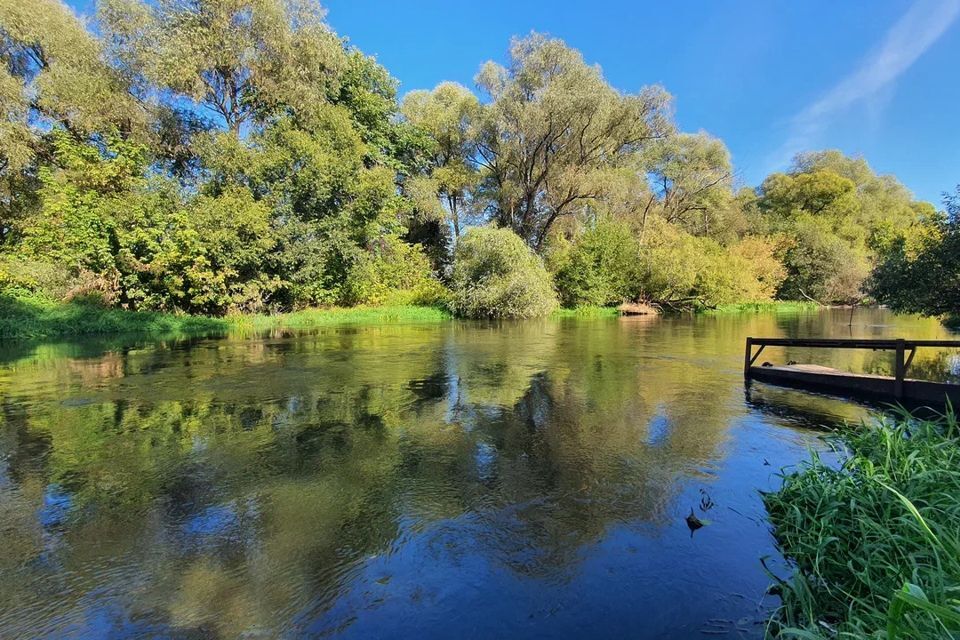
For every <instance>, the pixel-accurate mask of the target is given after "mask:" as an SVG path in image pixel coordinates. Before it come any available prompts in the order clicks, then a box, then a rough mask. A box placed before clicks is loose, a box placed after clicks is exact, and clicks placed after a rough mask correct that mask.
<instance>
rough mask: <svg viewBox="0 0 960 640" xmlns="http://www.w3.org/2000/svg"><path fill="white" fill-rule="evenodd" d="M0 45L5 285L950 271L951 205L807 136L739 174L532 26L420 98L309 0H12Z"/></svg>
mask: <svg viewBox="0 0 960 640" xmlns="http://www.w3.org/2000/svg"><path fill="white" fill-rule="evenodd" d="M0 59H2V61H3V65H0V104H2V107H3V118H2V120H0V215H2V219H0V295H21V294H24V293H27V294H30V295H40V296H46V297H49V298H52V299H55V300H69V299H77V298H83V299H85V300H93V299H97V300H99V301H100V303H102V304H108V305H119V306H122V307H125V308H129V309H155V310H165V311H178V312H188V313H205V314H214V315H217V314H223V313H228V312H231V311H257V310H261V311H271V310H286V309H294V308H299V307H304V306H310V305H322V304H360V303H364V304H378V303H382V302H384V301H389V300H392V301H396V300H403V301H415V302H419V303H423V304H428V303H429V304H440V303H447V302H449V304H452V305H454V306H456V305H460V306H462V307H463V308H464V309H467V307H468V306H470V305H472V304H473V303H475V302H476V301H477V299H478V298H477V296H479V295H480V292H481V291H484V290H485V291H487V293H490V292H491V291H494V289H496V287H493V288H491V286H492V285H491V282H492V281H488V280H489V279H490V278H494V275H495V274H493V273H492V272H490V273H488V272H487V271H484V270H482V269H480V270H478V269H475V268H473V267H472V266H470V264H480V263H484V260H486V259H487V258H489V257H491V256H497V255H500V256H501V257H502V256H512V257H510V258H509V260H516V261H517V264H516V265H514V266H515V267H516V268H517V269H519V271H518V273H521V272H522V273H523V274H525V275H524V276H523V277H530V278H533V280H531V281H530V282H531V283H536V285H535V287H534V288H535V289H536V290H537V291H538V292H539V293H537V295H535V296H533V297H532V298H530V299H526V298H524V297H523V296H519V297H516V298H513V299H511V300H509V301H508V300H507V299H503V300H501V301H499V302H496V303H494V302H490V303H489V304H488V305H487V307H485V308H488V309H493V308H496V309H509V310H510V311H509V314H507V315H530V312H529V310H528V309H521V308H520V307H521V306H523V305H524V304H528V303H529V305H530V306H531V308H534V307H536V308H537V309H539V310H540V311H541V312H542V311H544V310H546V309H548V308H549V307H550V306H551V303H550V301H551V300H552V299H553V295H554V294H553V290H554V288H555V289H556V293H557V294H559V297H560V299H561V301H562V302H563V303H564V304H567V305H578V304H617V303H618V302H620V301H623V300H639V299H643V300H647V301H652V302H657V303H660V304H662V305H664V306H666V307H669V308H691V307H697V306H712V305H716V304H722V303H724V302H735V301H745V300H766V299H770V298H771V297H773V296H777V297H780V298H798V299H808V298H809V299H815V300H818V301H820V302H858V301H860V300H862V299H864V298H866V297H868V296H870V295H875V296H876V297H877V298H878V299H881V300H891V301H892V300H893V299H894V293H893V292H894V291H895V290H902V289H904V286H903V285H902V284H897V283H898V282H900V281H899V280H897V279H898V278H901V277H905V276H902V274H904V273H913V274H914V276H915V278H920V272H921V271H922V269H924V268H927V267H924V266H921V265H933V264H936V265H938V266H937V267H936V268H937V269H940V271H941V272H943V273H946V272H948V271H949V269H950V268H952V267H950V266H949V265H948V264H947V263H948V260H947V253H948V251H947V249H946V247H948V246H949V242H950V238H952V234H953V233H954V229H953V226H952V225H953V222H950V221H948V220H947V219H946V217H945V216H944V215H943V214H941V213H939V212H938V211H937V209H936V208H935V207H934V206H933V205H930V204H928V203H923V202H917V201H915V200H914V199H913V197H912V196H911V194H910V193H909V191H907V189H906V188H905V187H904V186H903V185H901V184H900V183H899V182H898V181H897V180H896V179H895V178H894V177H892V176H883V175H877V174H876V173H875V172H874V171H873V170H872V169H871V168H870V166H869V165H868V164H867V163H866V161H865V160H863V159H862V158H851V157H847V156H845V155H843V154H841V153H840V152H838V151H821V152H810V153H804V154H801V155H799V156H798V157H797V158H796V161H795V162H794V164H793V165H792V166H791V167H790V168H789V169H788V170H787V171H785V172H783V173H775V174H773V175H770V176H769V177H767V178H766V179H765V180H764V181H763V183H762V184H761V185H760V186H758V187H756V188H750V187H747V186H744V185H742V184H740V182H739V180H738V178H737V175H736V172H735V169H734V167H733V163H732V160H731V156H730V153H729V151H728V150H727V148H726V146H725V145H724V144H723V142H722V141H721V140H719V139H717V138H715V137H713V136H711V135H710V134H709V133H706V132H696V133H685V132H681V131H678V130H677V126H676V124H675V122H674V120H673V117H672V104H671V97H670V95H669V94H668V93H667V92H666V90H664V89H663V88H661V87H659V86H649V87H646V88H643V89H640V90H639V91H638V92H636V93H625V92H623V91H620V90H618V89H616V88H615V87H613V86H611V85H610V84H609V82H608V81H607V80H606V79H605V78H604V76H603V73H602V71H601V69H600V68H599V67H597V66H595V65H591V64H589V63H588V62H587V61H585V60H584V58H583V56H582V55H581V54H580V53H579V52H578V51H576V50H575V49H573V48H571V47H569V46H567V45H566V44H565V43H564V42H562V41H561V40H558V39H556V38H551V37H548V36H546V35H542V34H538V33H531V34H529V35H527V36H524V37H519V38H515V39H514V40H513V41H512V42H511V43H510V45H509V48H508V50H507V52H506V58H505V61H504V62H503V63H498V62H492V61H491V62H487V63H484V64H483V65H482V66H481V67H480V70H479V72H478V74H477V76H476V88H475V89H476V90H474V89H471V88H468V87H464V86H461V85H458V84H456V83H451V82H443V83H440V84H439V85H438V86H436V87H435V88H433V89H431V90H415V91H410V92H408V93H407V94H406V95H405V96H403V98H402V99H400V97H399V96H398V92H397V91H398V83H397V81H396V80H395V79H394V78H393V77H391V76H390V74H389V72H388V71H387V70H386V69H384V67H383V66H381V65H380V64H379V63H378V62H377V61H376V60H375V59H374V58H372V57H370V56H368V55H365V54H364V53H363V52H361V51H359V50H358V49H356V48H355V47H352V46H350V45H349V44H348V42H347V41H346V40H345V39H344V38H342V37H340V36H339V35H338V34H336V33H335V32H334V31H333V30H332V29H331V28H330V26H329V25H328V24H327V23H326V21H325V12H324V10H323V8H322V7H321V6H320V5H319V4H318V3H317V2H316V1H315V0H191V1H190V2H182V1H180V0H156V1H147V0H100V2H99V4H98V6H97V12H96V18H95V19H93V20H91V21H89V22H87V21H84V20H81V19H79V18H78V17H77V16H76V15H74V14H73V13H72V12H71V10H70V9H68V8H67V7H66V6H65V5H64V4H63V3H62V2H61V1H60V0H35V1H34V2H29V3H25V2H20V1H18V0H0ZM953 203H955V200H951V201H948V203H947V204H948V205H949V206H950V207H952V206H953ZM486 225H492V226H494V227H501V228H504V229H507V230H509V231H510V232H511V233H512V235H509V236H503V235H502V234H498V233H494V232H493V231H492V230H484V231H480V230H479V229H476V228H478V227H484V228H485V226H486ZM467 236H469V238H470V240H469V242H468V244H467V246H466V247H460V246H459V245H460V242H462V241H465V240H466V237H467ZM461 237H463V240H461ZM516 242H521V243H523V244H525V245H526V247H527V249H525V250H524V252H521V251H520V250H519V249H518V248H517V247H516V246H515V245H516ZM486 244H489V246H483V245H486ZM937 247H940V248H939V249H937ZM527 251H529V252H532V253H530V254H529V256H528V255H527V253H526V252H527ZM937 251H940V253H937ZM945 252H946V253H945ZM935 256H940V257H939V258H937V257H935ZM464 261H466V262H467V263H468V264H465V263H464ZM925 261H926V262H925ZM484 264H485V263H484ZM878 265H879V266H878ZM544 268H546V269H547V272H548V273H549V276H548V282H547V284H546V285H544V286H541V285H543V278H542V277H541V272H542V270H543V269H544ZM929 268H933V267H929ZM874 271H875V272H874ZM871 272H874V273H873V275H872V276H871ZM464 274H468V275H464ZM511 274H512V275H511ZM531 274H533V275H531ZM496 277H497V278H501V280H503V279H504V278H505V279H506V280H509V281H510V282H514V281H515V280H516V282H519V281H520V280H517V278H520V276H519V275H517V274H515V273H513V272H510V273H509V274H508V273H507V272H503V273H500V274H499V275H496ZM465 278H466V279H465ZM470 278H476V279H479V280H482V281H483V282H480V281H477V282H469V281H468V280H469V279H470ZM520 279H522V278H520ZM506 280H504V281H506ZM914 281H916V280H914ZM903 282H907V281H906V280H904V281H903ZM498 286H499V285H498ZM530 286H534V284H531V285H530ZM483 287H486V289H483ZM898 287H899V289H898ZM448 289H452V293H451V292H448ZM465 292H470V293H469V295H468V294H467V293H465ZM501 293H503V291H501ZM491 295H492V294H491ZM498 295H499V294H498ZM504 295H506V294H504ZM518 295H519V294H518ZM468 299H469V300H471V302H470V303H469V304H468V303H467V302H465V301H466V300H468ZM899 299H900V298H898V300H899ZM491 300H492V299H491ZM523 300H527V301H526V302H523ZM488 302H489V301H488ZM484 304H486V303H484ZM950 305H952V302H949V303H943V304H939V305H933V304H932V301H927V302H923V303H920V302H904V303H903V304H901V305H900V306H902V308H905V309H911V310H925V311H926V310H930V311H931V312H940V310H942V309H943V308H945V306H950ZM470 308H471V309H473V307H470ZM478 308H479V307H478ZM465 313H467V311H465ZM469 313H470V314H472V315H490V314H491V313H492V314H493V315H505V314H501V313H500V312H499V311H489V310H488V311H482V312H481V311H476V310H471V311H469Z"/></svg>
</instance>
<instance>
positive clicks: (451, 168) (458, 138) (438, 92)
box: [402, 82, 480, 239]
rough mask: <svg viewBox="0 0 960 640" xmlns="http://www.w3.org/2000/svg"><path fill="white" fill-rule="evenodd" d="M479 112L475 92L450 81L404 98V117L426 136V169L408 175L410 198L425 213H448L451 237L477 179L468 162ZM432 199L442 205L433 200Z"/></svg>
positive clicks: (457, 235)
mask: <svg viewBox="0 0 960 640" xmlns="http://www.w3.org/2000/svg"><path fill="white" fill-rule="evenodd" d="M479 111H480V102H479V100H477V97H476V96H475V95H473V93H471V92H470V91H469V90H468V89H466V88H465V87H463V86H461V85H458V84H456V83H453V82H444V83H441V84H439V85H437V87H436V88H435V89H434V90H433V91H412V92H410V93H408V94H407V96H406V97H405V98H404V100H403V106H402V112H403V115H404V117H405V118H406V119H407V121H408V122H410V123H411V124H412V125H413V126H415V127H417V128H419V129H421V130H423V131H424V132H426V134H427V136H428V137H429V140H430V145H429V147H428V148H427V150H426V151H427V152H426V154H425V155H426V156H427V158H428V166H427V174H426V175H425V176H423V177H414V178H411V179H410V190H411V191H412V195H413V196H414V201H415V202H416V203H417V204H418V206H419V207H420V209H421V210H422V211H423V212H424V213H425V214H427V215H428V216H437V215H439V214H445V216H444V217H449V221H450V224H451V225H452V227H453V237H454V239H458V238H459V237H460V226H461V217H462V215H463V213H464V211H465V210H466V209H467V206H468V204H469V198H470V194H471V191H472V190H473V189H474V187H476V186H477V183H478V178H479V176H478V173H477V170H476V167H475V166H474V164H473V158H474V154H475V149H476V147H475V144H474V140H473V138H474V135H475V132H474V128H475V127H476V119H477V117H478V115H479ZM436 198H439V199H440V202H441V203H442V208H441V209H438V208H437V207H436V205H435V203H434V202H433V200H434V199H436Z"/></svg>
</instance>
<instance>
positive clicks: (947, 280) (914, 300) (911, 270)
mask: <svg viewBox="0 0 960 640" xmlns="http://www.w3.org/2000/svg"><path fill="white" fill-rule="evenodd" d="M944 205H945V209H946V215H944V216H941V217H940V218H939V219H938V220H936V221H935V222H934V223H932V224H930V225H928V226H927V227H926V233H925V234H924V235H919V234H908V235H905V236H902V237H899V238H897V239H896V241H894V242H893V243H892V244H891V246H889V247H888V249H887V251H886V252H885V253H884V255H883V259H882V260H881V261H880V263H879V264H878V265H877V268H876V269H875V270H874V272H873V274H872V277H871V280H870V291H871V293H872V294H873V295H874V296H875V297H876V298H877V300H878V301H879V302H881V303H884V304H888V305H890V306H891V307H892V308H893V309H895V310H897V311H903V312H907V313H922V314H926V315H932V316H948V319H949V321H950V322H951V323H954V324H955V323H956V322H957V317H958V316H960V286H958V283H960V186H958V187H957V190H956V191H955V193H953V194H945V195H944Z"/></svg>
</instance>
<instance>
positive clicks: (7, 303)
mask: <svg viewBox="0 0 960 640" xmlns="http://www.w3.org/2000/svg"><path fill="white" fill-rule="evenodd" d="M450 318H451V315H450V312H449V311H447V310H446V309H443V308H439V307H415V306H396V307H354V308H349V309H341V308H329V309H306V310H303V311H296V312H293V313H284V314H277V315H250V316H244V315H237V316H228V317H226V318H208V317H203V316H188V315H176V314H169V313H155V312H145V311H125V310H123V309H107V308H104V307H101V306H97V305H91V304H75V303H66V304H64V303H57V302H50V301H48V300H44V299H43V298H39V297H36V296H28V295H11V294H0V339H41V338H52V337H57V336H81V335H83V336H91V335H111V334H132V335H133V334H136V335H146V336H155V337H173V336H181V335H182V336H196V335H217V334H223V333H227V332H229V333H256V332H260V331H267V330H272V329H289V330H294V331H295V330H305V329H309V328H311V327H320V326H329V325H337V324H383V323H399V322H441V321H444V320H449V319H450Z"/></svg>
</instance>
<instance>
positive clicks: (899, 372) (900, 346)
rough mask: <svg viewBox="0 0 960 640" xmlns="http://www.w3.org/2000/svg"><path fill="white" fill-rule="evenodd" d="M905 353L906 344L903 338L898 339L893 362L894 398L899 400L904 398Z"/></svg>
mask: <svg viewBox="0 0 960 640" xmlns="http://www.w3.org/2000/svg"><path fill="white" fill-rule="evenodd" d="M905 351H906V344H905V343H904V341H903V338H897V351H896V356H895V359H894V361H893V362H894V371H893V397H894V398H897V399H900V398H902V397H903V378H904V376H905V374H906V371H907V367H906V363H905V362H904V360H903V356H904V352H905Z"/></svg>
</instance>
